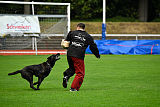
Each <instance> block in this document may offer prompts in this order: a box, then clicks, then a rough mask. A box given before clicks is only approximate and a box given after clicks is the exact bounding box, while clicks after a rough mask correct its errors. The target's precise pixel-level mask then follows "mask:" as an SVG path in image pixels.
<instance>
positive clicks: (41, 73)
mask: <svg viewBox="0 0 160 107" xmlns="http://www.w3.org/2000/svg"><path fill="white" fill-rule="evenodd" d="M59 56H60V54H59V53H58V54H56V55H51V56H50V57H48V58H47V61H46V62H43V63H41V64H39V65H30V66H26V67H24V68H23V69H22V70H18V71H16V72H13V73H9V74H8V75H15V74H18V73H21V76H22V78H24V79H26V80H27V81H28V82H29V83H30V87H31V88H32V89H34V90H39V86H40V84H41V82H42V81H43V80H44V78H45V77H47V76H48V75H49V73H50V71H51V70H52V68H53V66H54V65H55V62H56V61H57V60H59V59H60V58H59ZM33 75H35V76H36V77H38V82H35V83H34V84H33ZM36 84H38V85H37V88H35V87H34V86H33V85H36Z"/></svg>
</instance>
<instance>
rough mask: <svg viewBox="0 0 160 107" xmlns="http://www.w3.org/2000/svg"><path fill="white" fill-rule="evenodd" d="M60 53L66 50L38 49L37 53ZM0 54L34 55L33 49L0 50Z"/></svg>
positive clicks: (64, 52)
mask: <svg viewBox="0 0 160 107" xmlns="http://www.w3.org/2000/svg"><path fill="white" fill-rule="evenodd" d="M56 53H60V54H61V55H62V54H66V53H67V51H66V50H38V51H37V55H48V54H56ZM0 55H36V51H35V50H0Z"/></svg>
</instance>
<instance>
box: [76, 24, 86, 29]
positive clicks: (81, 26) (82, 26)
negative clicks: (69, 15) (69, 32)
mask: <svg viewBox="0 0 160 107" xmlns="http://www.w3.org/2000/svg"><path fill="white" fill-rule="evenodd" d="M77 27H80V28H82V29H85V24H83V23H79V24H78V25H77Z"/></svg>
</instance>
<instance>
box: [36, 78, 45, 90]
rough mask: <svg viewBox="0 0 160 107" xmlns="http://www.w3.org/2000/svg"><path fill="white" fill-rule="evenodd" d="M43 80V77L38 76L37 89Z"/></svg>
mask: <svg viewBox="0 0 160 107" xmlns="http://www.w3.org/2000/svg"><path fill="white" fill-rule="evenodd" d="M43 80H44V78H42V77H38V85H37V90H40V89H39V86H40V85H41V83H42V81H43Z"/></svg>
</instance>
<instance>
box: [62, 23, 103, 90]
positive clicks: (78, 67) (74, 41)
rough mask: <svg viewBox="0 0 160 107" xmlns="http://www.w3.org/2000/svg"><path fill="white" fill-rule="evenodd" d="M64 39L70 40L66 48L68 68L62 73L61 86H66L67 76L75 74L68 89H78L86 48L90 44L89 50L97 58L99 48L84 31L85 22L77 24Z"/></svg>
mask: <svg viewBox="0 0 160 107" xmlns="http://www.w3.org/2000/svg"><path fill="white" fill-rule="evenodd" d="M65 41H69V42H70V44H69V47H68V50H67V60H68V65H69V68H68V69H67V70H66V71H65V72H64V73H63V75H64V77H63V87H64V88H67V82H68V80H69V78H70V77H71V76H73V75H74V74H76V75H75V78H74V80H73V82H72V85H71V89H70V91H79V89H80V87H81V85H82V83H83V79H84V75H85V65H84V57H85V51H86V48H87V47H88V46H90V47H89V48H90V50H91V51H92V53H93V54H94V55H95V56H96V57H97V58H100V55H99V50H98V48H97V45H96V44H95V43H94V40H93V38H92V37H91V36H90V35H89V34H88V33H87V32H86V31H85V24H83V23H79V24H78V25H77V30H75V31H71V32H69V33H68V35H67V37H66V39H65Z"/></svg>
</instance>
